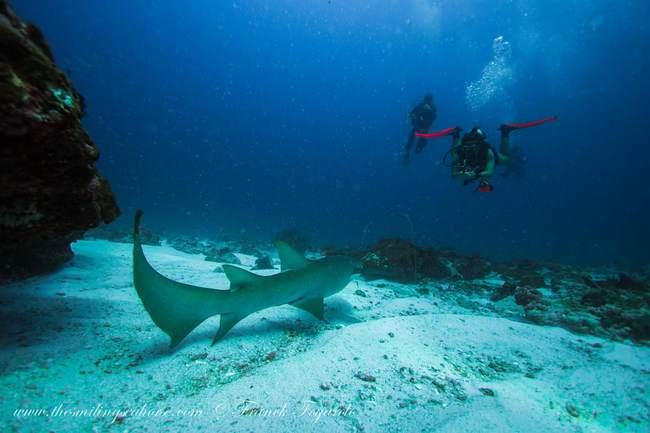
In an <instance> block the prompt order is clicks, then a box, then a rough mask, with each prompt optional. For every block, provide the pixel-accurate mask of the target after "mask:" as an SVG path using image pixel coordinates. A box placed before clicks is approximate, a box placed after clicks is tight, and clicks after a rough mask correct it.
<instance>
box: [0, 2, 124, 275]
mask: <svg viewBox="0 0 650 433" xmlns="http://www.w3.org/2000/svg"><path fill="white" fill-rule="evenodd" d="M84 109H85V105H84V100H83V98H82V97H81V95H80V94H79V93H78V92H77V91H76V90H75V88H74V87H73V86H72V83H71V82H70V80H69V78H68V77H67V76H66V75H65V74H64V73H63V72H61V71H60V70H59V69H58V68H57V67H56V65H55V64H54V61H53V57H52V52H51V51H50V49H49V47H48V45H47V42H46V41H45V39H44V38H43V35H42V33H41V32H40V31H39V30H38V28H36V27H35V26H34V25H32V24H25V23H23V22H22V21H21V20H20V19H19V18H18V17H17V16H16V15H15V14H14V13H13V11H12V10H11V8H10V7H9V6H8V4H7V1H6V0H0V143H2V144H1V145H0V185H2V188H1V189H0V281H6V280H7V279H10V278H16V277H25V276H29V275H34V274H38V273H41V272H47V271H50V270H53V269H55V268H56V267H57V266H59V265H60V264H62V263H64V262H65V261H66V260H68V259H69V258H70V257H71V256H72V252H71V250H70V242H72V241H74V240H76V239H79V238H80V237H81V236H82V235H83V233H84V231H85V230H86V229H88V228H91V227H96V226H98V225H99V224H101V223H102V222H104V223H109V222H111V221H113V220H114V219H115V218H116V217H117V216H118V215H119V209H118V207H117V204H116V202H115V197H114V196H113V193H112V192H111V189H110V187H109V185H108V183H107V181H106V180H105V179H104V178H103V177H101V176H100V175H99V174H98V173H97V170H96V168H95V161H97V159H98V158H99V151H98V150H97V148H96V147H95V145H94V143H93V142H92V140H91V139H90V137H89V136H88V134H87V133H86V131H84V129H83V128H82V127H81V123H80V119H81V117H82V115H83V114H84Z"/></svg>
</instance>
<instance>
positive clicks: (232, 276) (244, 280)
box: [222, 265, 263, 292]
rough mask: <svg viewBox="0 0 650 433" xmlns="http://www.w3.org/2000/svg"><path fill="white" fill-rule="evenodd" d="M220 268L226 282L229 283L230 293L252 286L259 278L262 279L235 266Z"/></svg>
mask: <svg viewBox="0 0 650 433" xmlns="http://www.w3.org/2000/svg"><path fill="white" fill-rule="evenodd" d="M222 267H223V271H224V273H225V274H226V277H227V278H228V281H230V291H231V292H234V291H237V290H240V289H243V288H245V287H247V286H249V285H251V284H254V283H255V282H256V281H257V280H259V279H260V278H263V277H262V276H261V275H257V274H254V273H252V272H250V271H247V270H246V269H242V268H239V267H237V266H233V265H223V266H222Z"/></svg>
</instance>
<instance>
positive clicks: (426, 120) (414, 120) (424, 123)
mask: <svg viewBox="0 0 650 433" xmlns="http://www.w3.org/2000/svg"><path fill="white" fill-rule="evenodd" d="M409 119H411V124H412V125H413V129H412V130H411V132H410V133H409V139H408V141H407V142H406V147H405V148H404V162H405V163H408V161H409V158H410V155H411V148H412V147H413V141H414V140H415V133H416V132H418V133H422V134H423V133H426V132H428V131H429V128H431V125H433V122H434V121H435V120H436V106H435V105H434V103H433V96H432V95H431V94H430V93H427V94H426V95H424V98H423V99H422V102H420V103H419V104H418V105H416V106H415V107H414V108H413V109H412V110H411V113H410V114H409ZM426 144H427V142H426V140H424V139H422V138H420V139H418V143H417V145H416V146H415V153H420V152H421V151H422V149H424V146H425V145H426Z"/></svg>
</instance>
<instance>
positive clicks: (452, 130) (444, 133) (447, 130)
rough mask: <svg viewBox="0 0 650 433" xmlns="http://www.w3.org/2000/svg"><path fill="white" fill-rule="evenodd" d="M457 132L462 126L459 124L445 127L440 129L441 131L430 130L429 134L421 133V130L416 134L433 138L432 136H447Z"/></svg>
mask: <svg viewBox="0 0 650 433" xmlns="http://www.w3.org/2000/svg"><path fill="white" fill-rule="evenodd" d="M457 132H460V128H459V127H458V126H454V127H452V128H445V129H443V130H440V131H436V132H430V133H428V134H424V133H421V132H416V133H415V136H416V137H420V138H427V139H431V138H440V137H445V136H447V135H454V134H455V133H457Z"/></svg>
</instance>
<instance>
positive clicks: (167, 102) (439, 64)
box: [13, 0, 650, 266]
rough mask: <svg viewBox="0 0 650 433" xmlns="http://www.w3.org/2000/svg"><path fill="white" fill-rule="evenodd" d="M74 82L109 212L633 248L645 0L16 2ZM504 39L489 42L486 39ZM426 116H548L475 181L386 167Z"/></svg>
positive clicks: (641, 246) (353, 236)
mask: <svg viewBox="0 0 650 433" xmlns="http://www.w3.org/2000/svg"><path fill="white" fill-rule="evenodd" d="M13 6H14V7H15V9H16V12H17V13H18V14H19V15H21V16H22V17H23V18H24V19H26V20H29V21H33V22H34V23H36V24H37V25H38V26H39V27H40V28H41V29H42V31H43V32H44V34H45V35H46V37H47V39H48V41H49V42H50V44H51V46H52V49H53V51H54V55H55V59H56V61H57V63H58V64H59V65H60V66H61V67H62V69H64V70H67V71H69V72H70V73H71V76H72V79H73V81H74V83H75V85H76V86H77V88H78V89H79V91H80V92H81V93H82V94H83V95H84V96H85V98H86V101H87V104H88V116H87V117H86V118H85V119H84V125H85V127H86V128H87V130H88V131H89V133H90V135H91V136H92V137H93V139H94V141H95V142H96V143H97V145H98V147H99V148H100V150H101V151H102V157H101V159H100V161H99V164H98V166H99V169H100V171H101V172H102V173H103V174H104V175H105V176H106V177H107V178H108V179H109V181H110V183H111V185H112V188H113V190H114V191H115V193H116V194H117V197H118V200H119V203H120V206H121V208H122V210H123V215H124V216H123V217H122V218H121V220H120V222H118V224H122V225H123V226H124V227H127V226H128V225H130V223H131V218H132V215H133V212H134V211H135V209H136V208H143V209H145V211H146V212H147V224H148V225H150V226H151V227H152V228H153V229H154V230H155V231H156V230H158V231H163V230H164V231H167V232H179V233H194V234H200V235H210V236H219V237H231V238H236V239H251V240H268V239H271V238H272V236H273V235H274V234H276V233H277V232H278V231H280V230H283V229H286V228H295V229H297V230H299V231H301V232H303V233H305V234H306V235H307V236H308V237H309V238H310V239H311V240H312V241H313V242H314V243H315V244H320V245H327V244H349V245H367V244H369V243H371V242H373V241H375V240H377V239H379V238H382V237H387V236H399V237H402V238H406V239H410V240H412V241H416V242H417V243H419V244H423V245H445V246H450V247H454V248H456V249H460V250H463V251H469V252H478V253H481V254H483V255H487V256H490V257H495V258H511V257H527V258H537V259H548V260H557V261H563V262H572V263H586V264H616V265H619V266H637V265H640V264H644V263H647V261H648V259H649V258H650V252H649V251H648V248H647V245H648V243H649V241H650V234H649V230H648V223H647V220H648V215H649V212H648V211H649V210H650V192H649V191H648V184H647V182H648V181H647V176H646V171H647V167H648V160H649V158H650V149H649V146H648V144H649V140H648V131H647V128H648V126H647V122H648V117H647V115H648V112H649V110H648V101H649V98H650V91H649V90H650V89H649V85H648V82H649V80H648V78H647V77H648V73H649V72H650V68H649V64H648V59H649V57H648V47H649V45H650V28H649V27H648V22H649V20H648V17H649V16H650V14H649V12H650V3H648V2H645V1H632V0H626V1H623V0H621V1H616V2H609V1H604V0H598V1H578V0H544V1H541V0H539V1H525V0H520V1H507V0H499V1H495V0H490V1H487V0H473V1H452V0H447V1H445V0H440V1H425V0H411V1H405V0H381V1H379V0H377V1H363V2H362V1H340V0H329V1H325V0H323V1H309V2H302V1H295V0H276V1H273V2H268V1H261V0H249V1H229V2H226V1H223V2H222V1H208V0H195V1H191V2H171V1H151V0H150V1H143V0H133V1H128V2H127V1H119V2H98V1H81V0H65V1H64V0H51V1H48V2H42V1H40V0H20V1H18V0H16V1H14V2H13ZM500 36H502V37H503V40H505V41H507V42H508V43H509V48H508V52H507V53H505V54H504V53H502V52H498V51H496V52H495V50H494V48H495V47H493V43H494V41H495V38H497V37H500ZM426 92H431V93H433V95H434V98H435V103H436V105H437V109H438V119H437V121H436V122H435V123H434V126H433V128H432V130H438V129H442V128H445V127H449V126H455V125H460V126H462V127H463V128H464V129H465V130H468V129H469V128H471V127H472V126H473V125H481V126H482V127H483V128H484V129H485V130H486V131H487V132H488V138H489V139H490V141H491V142H492V143H493V144H497V143H498V132H497V130H496V128H497V126H498V125H499V124H501V123H502V122H504V121H525V120H532V119H536V118H540V117H544V116H548V115H552V114H556V115H558V116H559V119H560V121H559V122H557V123H554V124H551V125H547V126H543V127H540V128H534V129H529V130H525V131H518V132H515V133H514V134H513V142H514V143H516V144H521V145H522V146H523V149H524V152H525V155H526V157H527V166H526V178H525V179H520V178H517V177H499V176H497V177H496V179H495V182H494V184H495V188H496V190H495V192H494V193H492V194H478V193H475V192H474V191H473V188H471V187H467V188H463V187H462V186H461V185H458V184H457V183H455V182H453V181H452V179H451V177H450V174H449V169H448V168H446V167H444V166H443V165H442V164H441V160H442V157H443V155H444V154H445V152H446V151H447V150H448V148H449V145H450V143H449V141H448V140H449V139H441V140H434V141H430V142H429V143H428V145H427V148H426V149H425V151H424V152H423V153H422V154H420V155H417V157H413V158H412V162H411V164H410V166H409V167H403V166H402V164H401V161H400V157H401V152H402V149H403V146H404V143H405V141H406V138H407V134H408V132H409V130H410V125H409V124H408V122H407V114H408V112H409V111H410V109H411V108H412V107H413V105H414V104H415V103H417V102H418V101H419V100H420V98H421V97H422V95H423V94H424V93H426Z"/></svg>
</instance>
